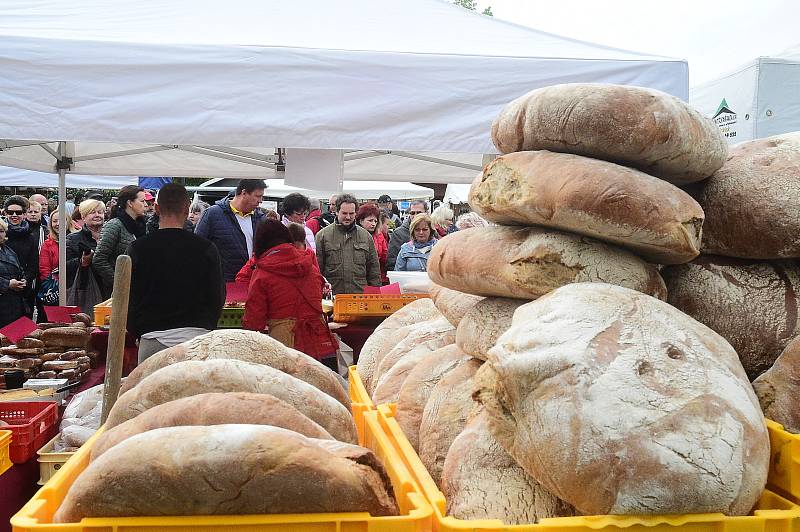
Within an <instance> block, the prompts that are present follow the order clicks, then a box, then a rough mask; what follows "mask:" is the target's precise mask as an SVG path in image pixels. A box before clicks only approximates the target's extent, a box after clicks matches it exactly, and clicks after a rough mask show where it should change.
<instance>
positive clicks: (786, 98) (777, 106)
mask: <svg viewBox="0 0 800 532" xmlns="http://www.w3.org/2000/svg"><path fill="white" fill-rule="evenodd" d="M798 95H800V45H797V46H795V47H793V48H790V49H788V50H786V51H784V52H782V53H780V54H778V55H777V56H774V57H758V58H756V59H754V60H753V61H750V62H749V63H747V64H746V65H743V66H742V67H741V68H739V69H737V70H735V71H734V72H731V73H730V74H727V75H725V76H722V77H720V78H719V79H716V80H713V81H709V82H707V83H704V84H702V85H699V86H697V87H693V88H692V89H691V91H690V93H689V96H690V98H689V99H690V102H691V103H692V105H694V106H695V107H697V108H698V109H699V110H700V111H701V112H703V114H705V115H707V116H709V117H711V118H712V119H713V120H714V122H715V123H716V124H717V125H718V126H719V127H720V129H722V131H723V133H724V134H725V137H726V138H727V140H728V142H729V143H731V144H735V143H737V142H743V141H746V140H752V139H758V138H764V137H769V136H772V135H778V134H781V133H788V132H790V131H798V130H800V98H799V97H798Z"/></svg>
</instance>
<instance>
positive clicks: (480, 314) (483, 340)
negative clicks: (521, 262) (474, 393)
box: [456, 297, 529, 360]
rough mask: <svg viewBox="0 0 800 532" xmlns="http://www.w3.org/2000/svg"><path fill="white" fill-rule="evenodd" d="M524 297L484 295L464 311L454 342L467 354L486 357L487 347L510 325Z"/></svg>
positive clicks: (523, 302)
mask: <svg viewBox="0 0 800 532" xmlns="http://www.w3.org/2000/svg"><path fill="white" fill-rule="evenodd" d="M528 302H529V301H527V300H524V299H511V298H505V297H487V298H485V299H484V300H483V301H481V302H480V303H478V304H477V305H475V306H474V307H472V308H471V309H470V310H469V312H467V313H466V315H465V316H464V319H462V320H461V323H459V324H458V329H456V344H458V347H460V348H461V349H462V350H463V351H464V352H465V353H467V354H468V355H471V356H474V357H475V358H479V359H481V360H486V357H487V353H488V352H489V349H491V348H492V347H494V344H495V342H496V341H497V339H498V338H500V336H501V335H502V334H503V333H504V332H506V331H507V330H508V328H509V327H511V318H513V317H514V311H515V310H517V308H519V307H520V306H522V305H524V304H525V303H528Z"/></svg>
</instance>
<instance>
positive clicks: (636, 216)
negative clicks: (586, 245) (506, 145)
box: [469, 151, 703, 264]
mask: <svg viewBox="0 0 800 532" xmlns="http://www.w3.org/2000/svg"><path fill="white" fill-rule="evenodd" d="M469 203H470V205H471V206H472V208H473V209H475V211H477V212H478V213H479V214H480V215H481V216H483V217H484V218H486V219H487V220H489V221H492V222H496V223H499V224H505V225H538V226H543V227H551V228H553V229H560V230H562V231H568V232H571V233H577V234H581V235H585V236H590V237H593V238H596V239H598V240H602V241H604V242H609V243H611V244H616V245H618V246H622V247H625V248H627V249H630V250H631V251H633V252H634V253H636V254H637V255H641V256H642V257H644V258H646V259H647V260H649V261H651V262H656V263H660V264H681V263H684V262H688V261H690V260H692V259H693V258H695V257H696V256H697V255H699V254H700V235H701V230H702V226H703V209H701V208H700V205H699V204H698V203H697V202H696V201H695V200H694V199H693V198H692V197H691V196H690V195H689V194H687V193H686V192H684V191H683V190H681V189H679V188H678V187H676V186H675V185H671V184H669V183H667V182H666V181H662V180H661V179H658V178H656V177H653V176H651V175H648V174H645V173H644V172H640V171H638V170H634V169H632V168H626V167H624V166H620V165H617V164H614V163H609V162H607V161H599V160H597V159H589V158H588V157H581V156H580V155H572V154H568V153H553V152H549V151H526V152H519V153H509V154H508V155H504V156H502V157H498V158H497V159H495V160H494V161H492V162H491V163H490V164H489V165H488V166H486V167H485V168H484V170H483V174H481V175H479V176H478V177H476V178H475V181H473V183H472V187H471V188H470V192H469Z"/></svg>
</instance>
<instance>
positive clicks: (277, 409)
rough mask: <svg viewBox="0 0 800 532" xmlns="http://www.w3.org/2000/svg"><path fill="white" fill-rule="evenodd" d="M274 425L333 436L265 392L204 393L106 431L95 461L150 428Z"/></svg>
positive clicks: (95, 449) (311, 434)
mask: <svg viewBox="0 0 800 532" xmlns="http://www.w3.org/2000/svg"><path fill="white" fill-rule="evenodd" d="M229 424H235V425H272V426H274V427H282V428H284V429H288V430H293V431H295V432H299V433H300V434H302V435H303V436H308V437H309V438H319V439H323V440H330V439H333V436H331V435H330V434H328V431H326V430H325V429H323V428H322V427H320V426H319V425H318V424H317V423H315V422H313V421H311V420H310V419H309V418H308V417H306V416H305V415H304V414H301V413H300V411H299V410H297V409H296V408H295V407H293V406H292V405H290V404H289V403H287V402H285V401H281V400H280V399H278V398H277V397H275V396H273V395H269V394H265V393H244V392H228V393H201V394H199V395H192V396H190V397H183V398H181V399H176V400H175V401H170V402H168V403H163V404H160V405H156V406H154V407H153V408H149V409H147V410H145V411H144V412H142V413H141V414H139V415H138V416H136V417H135V418H133V419H129V420H128V421H126V422H124V423H122V424H120V425H117V426H116V427H114V428H112V429H110V430H107V431H105V432H104V433H103V434H102V435H101V436H100V437H99V438H98V439H97V441H96V442H95V443H94V445H93V446H92V457H91V459H92V460H95V459H97V457H98V456H100V455H101V454H103V453H104V452H106V451H107V450H109V449H110V448H112V447H114V446H115V445H117V444H118V443H120V442H121V441H124V440H127V439H128V438H130V437H131V436H135V435H136V434H140V433H142V432H147V431H148V430H153V429H160V428H164V427H180V426H185V425H198V426H209V425H229Z"/></svg>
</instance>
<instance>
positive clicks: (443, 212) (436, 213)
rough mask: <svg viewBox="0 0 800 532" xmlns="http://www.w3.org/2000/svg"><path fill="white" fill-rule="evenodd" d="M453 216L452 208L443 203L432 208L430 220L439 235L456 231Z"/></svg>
mask: <svg viewBox="0 0 800 532" xmlns="http://www.w3.org/2000/svg"><path fill="white" fill-rule="evenodd" d="M453 217H454V215H453V209H451V208H450V207H448V206H447V205H445V204H444V203H443V204H441V205H439V206H438V207H436V208H435V209H433V212H432V213H431V221H432V222H433V228H434V229H436V233H437V234H438V235H439V237H443V236H445V235H447V234H449V233H452V232H453V231H458V229H457V228H456V226H455V225H453Z"/></svg>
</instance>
